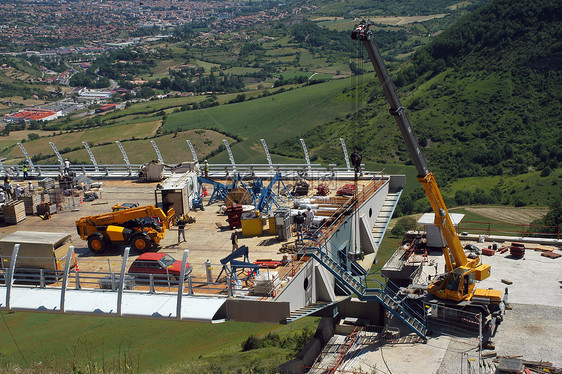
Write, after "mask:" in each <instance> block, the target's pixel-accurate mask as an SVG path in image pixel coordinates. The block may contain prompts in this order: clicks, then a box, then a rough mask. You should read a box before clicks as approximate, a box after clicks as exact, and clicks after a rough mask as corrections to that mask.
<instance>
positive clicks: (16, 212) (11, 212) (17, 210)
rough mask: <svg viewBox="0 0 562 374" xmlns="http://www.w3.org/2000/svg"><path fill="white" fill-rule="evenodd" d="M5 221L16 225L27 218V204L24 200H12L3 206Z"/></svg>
mask: <svg viewBox="0 0 562 374" xmlns="http://www.w3.org/2000/svg"><path fill="white" fill-rule="evenodd" d="M3 211H4V222H5V223H7V224H9V225H15V224H17V223H19V222H21V221H23V220H24V219H25V217H26V216H25V205H24V203H23V201H21V200H18V201H10V202H9V203H7V204H5V205H4V207H3Z"/></svg>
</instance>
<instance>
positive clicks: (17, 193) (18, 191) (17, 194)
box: [14, 184, 23, 200]
mask: <svg viewBox="0 0 562 374" xmlns="http://www.w3.org/2000/svg"><path fill="white" fill-rule="evenodd" d="M22 194H23V188H22V187H21V186H20V185H19V184H16V188H15V190H14V195H15V198H16V200H19V198H20V197H21V195H22Z"/></svg>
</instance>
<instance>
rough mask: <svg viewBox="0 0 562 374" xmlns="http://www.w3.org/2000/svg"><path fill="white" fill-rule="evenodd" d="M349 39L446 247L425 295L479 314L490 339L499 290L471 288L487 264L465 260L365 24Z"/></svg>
mask: <svg viewBox="0 0 562 374" xmlns="http://www.w3.org/2000/svg"><path fill="white" fill-rule="evenodd" d="M351 38H352V39H355V40H360V41H362V42H363V44H364V46H365V48H366V49H367V53H368V54H369V58H370V60H371V62H372V64H373V67H374V68H375V72H376V74H377V77H378V78H379V81H380V83H381V85H382V88H383V91H384V94H385V96H386V99H387V101H388V102H389V104H390V114H391V115H392V116H393V117H394V119H395V120H396V123H397V124H398V127H399V128H400V132H401V133H402V137H403V138H404V141H405V142H406V145H407V147H408V151H409V152H410V155H411V157H412V159H413V161H414V165H415V166H416V170H417V172H418V181H420V182H421V184H422V185H423V188H424V190H425V193H426V195H427V197H428V198H429V202H430V204H431V207H432V208H433V212H434V213H435V222H434V223H435V225H436V226H437V227H439V228H440V229H441V231H442V233H443V236H444V238H445V241H446V243H447V246H446V247H444V248H443V254H444V256H445V262H446V273H445V274H442V275H440V276H439V277H437V278H435V279H434V280H433V282H432V283H431V284H430V285H429V286H428V293H429V294H431V295H433V296H435V297H437V298H438V299H441V300H448V301H451V302H454V303H455V304H457V305H459V304H460V305H462V308H467V307H468V309H472V310H474V311H479V312H483V316H484V317H486V319H487V320H488V322H491V323H490V324H489V328H490V329H491V330H492V331H489V332H490V333H491V335H492V336H493V334H494V332H495V327H496V326H497V325H498V324H499V323H500V322H501V320H502V317H503V310H504V305H503V304H504V303H503V300H502V291H499V290H484V289H476V288H475V283H476V281H481V280H484V279H486V278H488V277H489V276H490V265H487V264H483V263H481V262H480V259H479V258H478V257H477V258H475V259H468V258H467V257H466V255H465V253H464V250H463V248H462V245H461V242H460V240H459V237H458V235H457V233H456V231H455V227H454V225H453V221H452V220H451V217H450V215H449V212H448V210H447V207H446V206H445V202H444V201H443V197H442V196H441V192H440V191H439V187H438V186H437V182H436V181H435V177H434V176H433V173H431V172H430V171H429V169H428V166H427V163H426V161H425V157H424V155H423V153H422V150H421V148H420V146H419V144H418V141H417V139H416V136H415V135H414V132H413V130H412V127H411V126H410V122H409V120H408V117H407V115H406V112H405V110H404V107H403V106H402V104H401V103H400V99H399V98H398V95H397V94H396V90H395V89H394V86H393V84H392V81H391V79H390V76H389V74H388V71H387V70H386V67H385V65H384V62H383V60H382V56H381V54H380V52H379V50H378V48H377V46H376V44H375V41H374V40H373V34H372V32H371V31H370V30H369V24H368V23H367V22H365V21H362V22H361V23H360V24H359V25H358V26H356V27H355V29H354V30H353V32H352V33H351ZM451 304H453V303H451ZM471 306H472V308H471Z"/></svg>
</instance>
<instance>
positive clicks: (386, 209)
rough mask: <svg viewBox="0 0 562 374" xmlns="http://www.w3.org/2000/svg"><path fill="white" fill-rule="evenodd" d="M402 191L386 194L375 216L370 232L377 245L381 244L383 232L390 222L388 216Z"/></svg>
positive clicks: (389, 216) (390, 215)
mask: <svg viewBox="0 0 562 374" xmlns="http://www.w3.org/2000/svg"><path fill="white" fill-rule="evenodd" d="M402 191H403V190H400V191H398V192H395V193H390V192H389V193H388V194H387V195H386V198H385V200H384V203H383V205H382V208H381V211H380V213H379V215H378V216H377V220H376V221H375V225H374V226H373V229H372V230H371V232H372V233H373V239H374V241H375V243H376V244H377V247H378V246H380V245H381V242H382V238H383V236H384V233H385V232H386V228H387V227H388V224H389V223H390V218H391V217H392V214H393V213H394V209H395V208H396V205H397V204H398V200H399V199H400V195H402Z"/></svg>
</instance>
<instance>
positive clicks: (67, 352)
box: [0, 311, 317, 373]
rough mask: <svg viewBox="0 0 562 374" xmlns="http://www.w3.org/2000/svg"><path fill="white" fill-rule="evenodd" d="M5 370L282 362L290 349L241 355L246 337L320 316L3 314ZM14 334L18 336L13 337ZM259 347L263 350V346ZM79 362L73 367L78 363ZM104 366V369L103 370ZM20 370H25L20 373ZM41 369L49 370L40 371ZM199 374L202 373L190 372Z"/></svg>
mask: <svg viewBox="0 0 562 374" xmlns="http://www.w3.org/2000/svg"><path fill="white" fill-rule="evenodd" d="M0 313H1V314H2V318H3V321H2V322H3V323H0V347H1V348H0V350H1V354H0V371H2V372H4V373H5V372H12V371H13V372H18V370H15V369H14V370H9V369H8V368H9V367H12V368H13V367H14V366H19V367H33V366H35V367H37V363H39V362H41V363H42V365H41V366H40V367H43V368H45V367H46V368H50V369H51V370H49V371H48V372H57V373H64V372H68V373H78V372H92V371H93V370H92V368H93V367H94V365H95V368H97V370H96V371H95V372H120V373H125V372H126V373H132V372H135V373H136V372H165V371H167V370H168V369H170V368H172V367H176V368H185V370H181V372H188V371H189V368H190V366H191V367H201V366H202V364H203V363H208V362H214V363H215V365H216V366H219V367H220V366H222V367H226V368H228V367H234V368H236V367H243V365H242V364H243V363H249V362H250V361H251V359H250V360H247V361H246V360H245V359H246V358H256V357H261V359H263V360H268V359H271V361H273V362H279V363H281V362H284V361H286V359H287V354H290V350H289V349H282V348H281V347H278V348H277V349H274V350H268V351H266V353H265V355H264V352H263V351H261V352H256V351H249V352H241V343H242V342H243V341H244V340H245V339H246V338H247V337H248V336H249V335H257V336H260V335H263V334H267V333H269V332H275V333H277V334H279V335H280V336H289V335H292V334H295V333H296V332H299V331H300V330H302V329H305V328H309V329H315V328H316V323H317V319H316V318H306V319H303V320H301V321H298V322H296V323H294V324H291V325H289V326H280V325H275V324H258V323H243V322H225V323H221V324H204V323H195V322H177V321H166V320H149V319H133V318H117V317H98V316H79V315H60V314H49V313H26V312H5V311H2V312H0ZM12 336H13V339H12ZM258 351H259V350H258ZM73 366H74V367H73ZM102 367H105V370H103V371H102V370H100V369H101V368H102ZM19 372H21V371H19ZM34 372H38V371H34ZM43 372H44V371H43ZM190 372H194V373H195V372H197V371H190Z"/></svg>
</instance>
